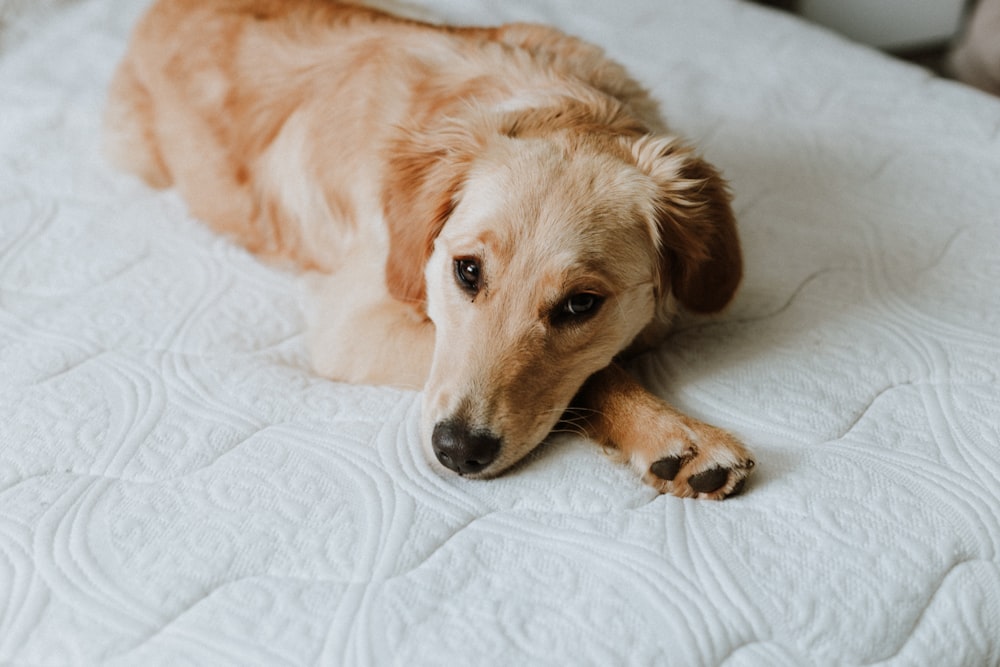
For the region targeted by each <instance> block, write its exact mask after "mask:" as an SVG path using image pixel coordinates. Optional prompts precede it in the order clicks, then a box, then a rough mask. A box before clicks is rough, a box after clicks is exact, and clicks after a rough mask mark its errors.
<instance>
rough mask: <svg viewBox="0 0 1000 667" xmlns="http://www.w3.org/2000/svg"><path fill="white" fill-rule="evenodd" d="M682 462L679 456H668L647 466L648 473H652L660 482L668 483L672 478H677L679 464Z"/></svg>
mask: <svg viewBox="0 0 1000 667" xmlns="http://www.w3.org/2000/svg"><path fill="white" fill-rule="evenodd" d="M683 462H684V459H682V458H681V457H679V456H668V457H666V458H662V459H660V460H659V461H656V462H655V463H653V465H651V466H649V472H651V473H653V474H654V475H656V476H657V477H659V478H660V479H662V480H666V481H668V482H670V481H672V480H673V479H674V477H677V473H678V472H680V469H681V464H682V463H683Z"/></svg>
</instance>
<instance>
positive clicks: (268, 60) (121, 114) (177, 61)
mask: <svg viewBox="0 0 1000 667" xmlns="http://www.w3.org/2000/svg"><path fill="white" fill-rule="evenodd" d="M106 127H107V145H108V151H109V154H110V156H111V157H112V159H113V160H114V161H115V162H116V163H117V164H119V165H120V166H122V167H124V168H126V169H129V170H131V171H133V172H135V173H137V174H139V175H140V176H141V177H142V178H144V179H145V180H146V181H147V182H148V183H149V184H150V185H152V186H155V187H167V186H171V185H173V186H175V187H177V189H178V190H179V191H180V193H181V194H182V195H183V196H184V197H185V199H186V200H187V202H188V204H189V206H190V208H191V211H192V212H193V214H194V215H195V216H197V217H199V218H201V219H202V220H204V221H206V222H207V223H208V224H210V225H211V226H213V227H214V228H215V229H216V230H218V231H220V232H222V233H225V234H228V235H230V236H232V237H233V238H235V239H236V240H238V241H239V242H241V243H242V244H244V245H245V246H246V247H247V248H249V249H250V250H252V251H253V252H255V253H259V254H260V255H262V256H265V257H269V258H276V259H280V260H285V261H288V262H291V263H294V264H295V265H297V266H299V267H300V268H302V269H304V270H312V271H313V272H314V274H315V275H314V277H313V283H314V284H315V288H316V294H315V301H316V313H315V315H314V316H313V317H312V321H311V322H310V339H311V348H312V352H313V355H314V360H315V365H316V368H317V370H318V371H319V372H320V373H322V374H324V375H326V376H328V377H331V378H334V379H338V380H344V381H350V382H372V383H384V384H394V385H402V386H411V387H423V389H424V397H423V401H424V402H423V439H424V443H425V445H426V447H427V448H428V449H429V450H432V451H434V452H435V453H436V454H437V455H438V459H439V460H441V461H442V462H443V463H445V464H446V465H448V467H451V468H452V469H454V470H456V471H458V472H460V473H463V474H468V475H470V476H473V477H488V476H492V475H496V474H498V473H500V472H502V471H503V470H505V469H506V468H508V467H509V466H511V465H512V464H514V463H515V462H517V461H518V460H520V459H521V458H523V457H524V456H525V455H526V454H527V453H528V452H530V451H531V450H532V449H533V448H534V447H535V446H536V445H538V444H539V442H541V441H542V440H543V439H544V438H545V437H546V435H547V434H548V433H549V432H550V431H552V430H553V428H554V427H556V425H557V423H558V422H559V420H560V418H563V419H564V420H565V421H564V424H565V425H566V427H567V428H570V427H572V428H577V429H579V430H582V431H583V432H585V433H586V434H587V435H588V436H590V437H591V438H592V439H594V440H596V441H597V442H599V443H601V444H602V445H604V446H605V447H607V448H608V449H609V450H612V451H614V452H617V454H618V456H619V458H621V459H622V460H623V461H626V462H628V463H630V464H631V465H632V466H633V467H635V469H636V470H637V471H638V472H639V474H640V475H641V476H642V477H643V478H644V479H645V480H646V481H647V482H648V483H650V484H651V485H653V486H654V487H655V488H657V489H658V490H660V491H664V492H672V493H675V494H677V495H680V496H701V497H707V498H722V497H725V496H726V495H729V494H732V493H734V492H736V491H738V490H739V489H740V488H741V487H742V485H743V482H744V481H745V478H746V476H747V475H748V474H749V471H750V469H751V468H752V467H753V459H752V457H751V456H750V454H749V453H748V452H747V451H746V450H745V449H744V448H743V446H742V445H741V444H740V443H739V442H738V441H737V440H736V439H734V438H733V437H732V436H731V435H729V434H727V433H726V432H724V431H721V430H719V429H716V428H713V427H711V426H708V425H706V424H703V423H701V422H698V421H696V420H694V419H691V418H688V417H685V416H684V415H681V414H679V413H678V412H676V411H675V410H674V409H673V408H671V407H670V406H668V405H666V404H665V403H663V402H662V401H660V400H659V399H657V398H655V397H654V396H652V395H651V394H649V393H647V392H646V391H645V390H643V389H642V388H641V387H639V386H638V384H637V383H636V382H635V381H634V380H633V379H631V378H630V377H629V376H628V375H627V374H626V373H625V372H624V371H623V370H622V369H621V368H620V367H619V366H618V365H617V364H616V362H615V361H614V360H615V358H616V357H617V356H618V355H621V354H623V353H626V354H627V353H631V352H635V351H637V350H640V349H643V348H646V347H648V346H650V345H653V344H655V343H657V342H658V341H660V340H661V339H662V336H663V334H664V332H665V331H666V325H667V324H668V322H669V319H670V317H671V314H672V312H673V310H674V306H675V301H676V302H680V304H681V305H682V306H684V307H686V308H688V309H690V310H693V311H697V312H712V311H716V310H718V309H720V308H722V307H723V306H724V305H725V304H726V303H727V302H728V301H729V300H730V298H731V297H732V295H733V292H734V291H735V289H736V287H737V285H738V283H739V281H740V278H741V271H742V267H741V255H740V248H739V242H738V240H737V235H736V229H735V223H734V220H733V215H732V212H731V209H730V206H729V197H728V194H727V191H726V186H725V184H724V182H723V181H722V180H721V179H720V177H719V175H718V174H717V172H716V171H715V169H713V168H712V167H711V166H710V165H708V164H707V163H706V162H704V161H703V160H702V159H700V158H699V157H698V156H697V155H696V154H695V153H694V152H693V151H692V150H691V149H690V148H689V147H687V146H686V145H684V144H683V143H682V142H681V141H680V140H678V139H677V138H676V137H674V136H672V135H670V134H669V133H668V132H667V130H666V128H665V127H664V126H663V124H662V123H661V121H660V120H659V118H658V115H657V110H656V105H655V104H654V102H653V101H652V100H651V99H650V98H649V96H648V95H647V93H646V92H645V91H644V90H643V89H642V88H641V87H640V86H639V85H638V84H637V83H635V82H634V81H633V80H632V79H631V78H629V76H628V75H627V74H626V73H625V71H624V70H623V69H622V68H621V67H620V66H619V65H617V64H616V63H614V62H611V61H610V60H608V59H607V58H606V57H605V56H604V55H603V53H602V52H601V51H600V50H599V49H598V48H596V47H594V46H592V45H590V44H587V43H585V42H582V41H580V40H578V39H575V38H572V37H569V36H567V35H564V34H562V33H560V32H558V31H556V30H554V29H551V28H548V27H544V26H539V25H528V24H510V25H504V26H501V27H496V28H450V27H440V26H434V25H430V24H426V23H420V22H416V21H410V20H404V19H399V18H396V17H393V16H391V15H389V14H385V13H382V12H379V11H376V10H373V9H369V8H365V7H361V6H355V5H351V4H345V3H337V2H332V1H330V0H295V1H291V0H211V1H207V0H160V1H159V2H157V3H156V4H155V5H154V6H153V8H152V9H151V10H150V11H149V12H148V14H147V15H146V16H145V18H144V19H143V20H142V21H141V22H140V24H139V25H138V27H137V28H136V31H135V34H134V36H133V38H132V41H131V44H130V47H129V50H128V53H127V55H126V57H125V59H124V61H123V62H122V64H121V65H120V67H119V69H118V72H117V74H116V77H115V79H114V82H113V84H112V89H111V95H110V102H109V106H108V110H107V115H106ZM476 269H478V276H477V275H476V273H475V271H476ZM456 272H458V273H461V274H462V276H464V278H465V282H464V283H463V282H462V280H461V279H460V276H459V275H457V273H456ZM470 276H471V277H472V278H471V279H470ZM587 306H590V308H589V310H587ZM582 311H586V312H582ZM567 409H568V410H567ZM484 450H485V451H484Z"/></svg>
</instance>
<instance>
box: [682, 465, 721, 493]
mask: <svg viewBox="0 0 1000 667" xmlns="http://www.w3.org/2000/svg"><path fill="white" fill-rule="evenodd" d="M727 481H729V471H728V470H726V469H725V468H709V469H708V470H706V471H705V472H700V473H698V474H697V475H691V477H689V478H688V484H690V485H691V488H692V489H694V490H695V491H697V492H698V493H712V492H713V491H718V490H719V489H721V488H722V487H724V486H725V485H726V482H727Z"/></svg>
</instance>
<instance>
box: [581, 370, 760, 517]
mask: <svg viewBox="0 0 1000 667" xmlns="http://www.w3.org/2000/svg"><path fill="white" fill-rule="evenodd" d="M573 407H574V408H575V410H573V411H571V415H577V416H579V422H577V423H581V424H583V425H584V427H585V429H586V431H587V434H588V435H589V436H590V437H591V438H593V439H594V440H596V441H597V442H598V443H599V444H601V445H603V446H605V447H607V448H608V449H610V450H611V451H612V452H614V454H615V455H616V457H617V458H619V459H620V460H621V461H622V462H623V463H627V464H629V465H631V466H632V467H633V468H634V469H635V470H636V471H637V472H638V473H639V475H640V476H642V479H643V481H645V482H646V483H647V484H649V485H650V486H652V487H654V488H655V489H656V490H658V491H660V492H661V493H672V494H674V495H677V496H681V497H687V498H693V497H698V498H711V499H717V500H718V499H722V498H725V497H726V496H731V495H734V494H736V493H739V492H740V491H741V490H742V489H743V486H744V484H745V483H746V479H747V476H748V475H749V474H750V471H751V470H752V469H753V467H754V464H755V463H754V459H753V456H752V455H751V454H750V452H749V451H747V449H746V448H745V447H744V446H743V445H742V444H741V443H740V442H739V440H737V439H736V438H735V437H733V436H732V435H731V434H729V433H727V432H726V431H724V430H722V429H719V428H716V427H714V426H709V425H708V424H705V423H704V422H700V421H698V420H697V419H693V418H691V417H688V416H686V415H684V414H681V413H680V412H678V411H677V410H675V409H674V408H673V407H671V406H670V405H668V404H667V403H666V402H664V401H663V400H661V399H659V398H658V397H656V396H654V395H653V394H651V393H650V392H649V391H647V390H646V389H645V388H644V387H642V385H640V384H639V383H638V382H637V381H636V380H635V379H634V378H633V377H632V376H631V375H629V374H628V373H627V372H626V371H625V370H624V369H622V368H621V367H620V366H619V365H618V364H615V363H612V364H611V365H610V366H608V367H607V368H605V369H604V370H602V371H600V372H598V373H595V374H594V375H593V376H591V377H590V379H588V380H587V382H586V383H585V384H584V385H583V387H582V388H581V390H580V392H579V394H578V395H577V397H576V399H575V401H574V403H573Z"/></svg>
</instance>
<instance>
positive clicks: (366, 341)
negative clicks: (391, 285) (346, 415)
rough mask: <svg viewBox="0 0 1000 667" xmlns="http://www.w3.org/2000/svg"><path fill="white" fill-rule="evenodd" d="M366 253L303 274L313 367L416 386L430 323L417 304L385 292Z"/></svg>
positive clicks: (427, 358)
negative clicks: (324, 269) (328, 270)
mask: <svg viewBox="0 0 1000 667" xmlns="http://www.w3.org/2000/svg"><path fill="white" fill-rule="evenodd" d="M365 254H366V253H365V252H364V251H363V250H362V251H358V252H356V253H352V254H349V255H348V257H347V258H346V259H345V261H344V263H343V264H342V266H341V267H339V268H338V270H337V271H336V272H335V273H330V274H320V273H316V274H311V275H309V276H308V277H307V282H308V285H307V287H308V291H309V292H310V306H309V311H308V314H307V320H308V322H307V324H308V340H307V345H308V348H309V352H310V355H311V357H312V362H313V367H314V368H315V369H316V372H317V373H319V374H320V375H322V376H324V377H328V378H330V379H332V380H338V381H341V382H352V383H358V384H378V385H388V386H394V387H399V388H403V389H413V390H418V391H419V390H421V389H423V386H424V383H425V382H426V381H427V376H428V374H429V372H430V367H431V360H432V358H433V355H434V324H433V323H432V322H431V321H430V320H429V319H427V316H426V315H425V314H424V313H423V311H422V310H421V309H418V308H417V307H415V306H413V305H410V304H407V303H404V302H403V301H399V300H397V299H394V298H392V297H391V296H389V293H388V291H387V289H386V287H385V284H384V283H383V281H382V280H379V279H378V277H377V276H372V267H373V266H380V264H379V262H378V261H377V257H371V258H370V260H371V261H369V260H368V259H366V257H365ZM373 255H377V253H373ZM377 273H379V272H378V271H376V274H377Z"/></svg>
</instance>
